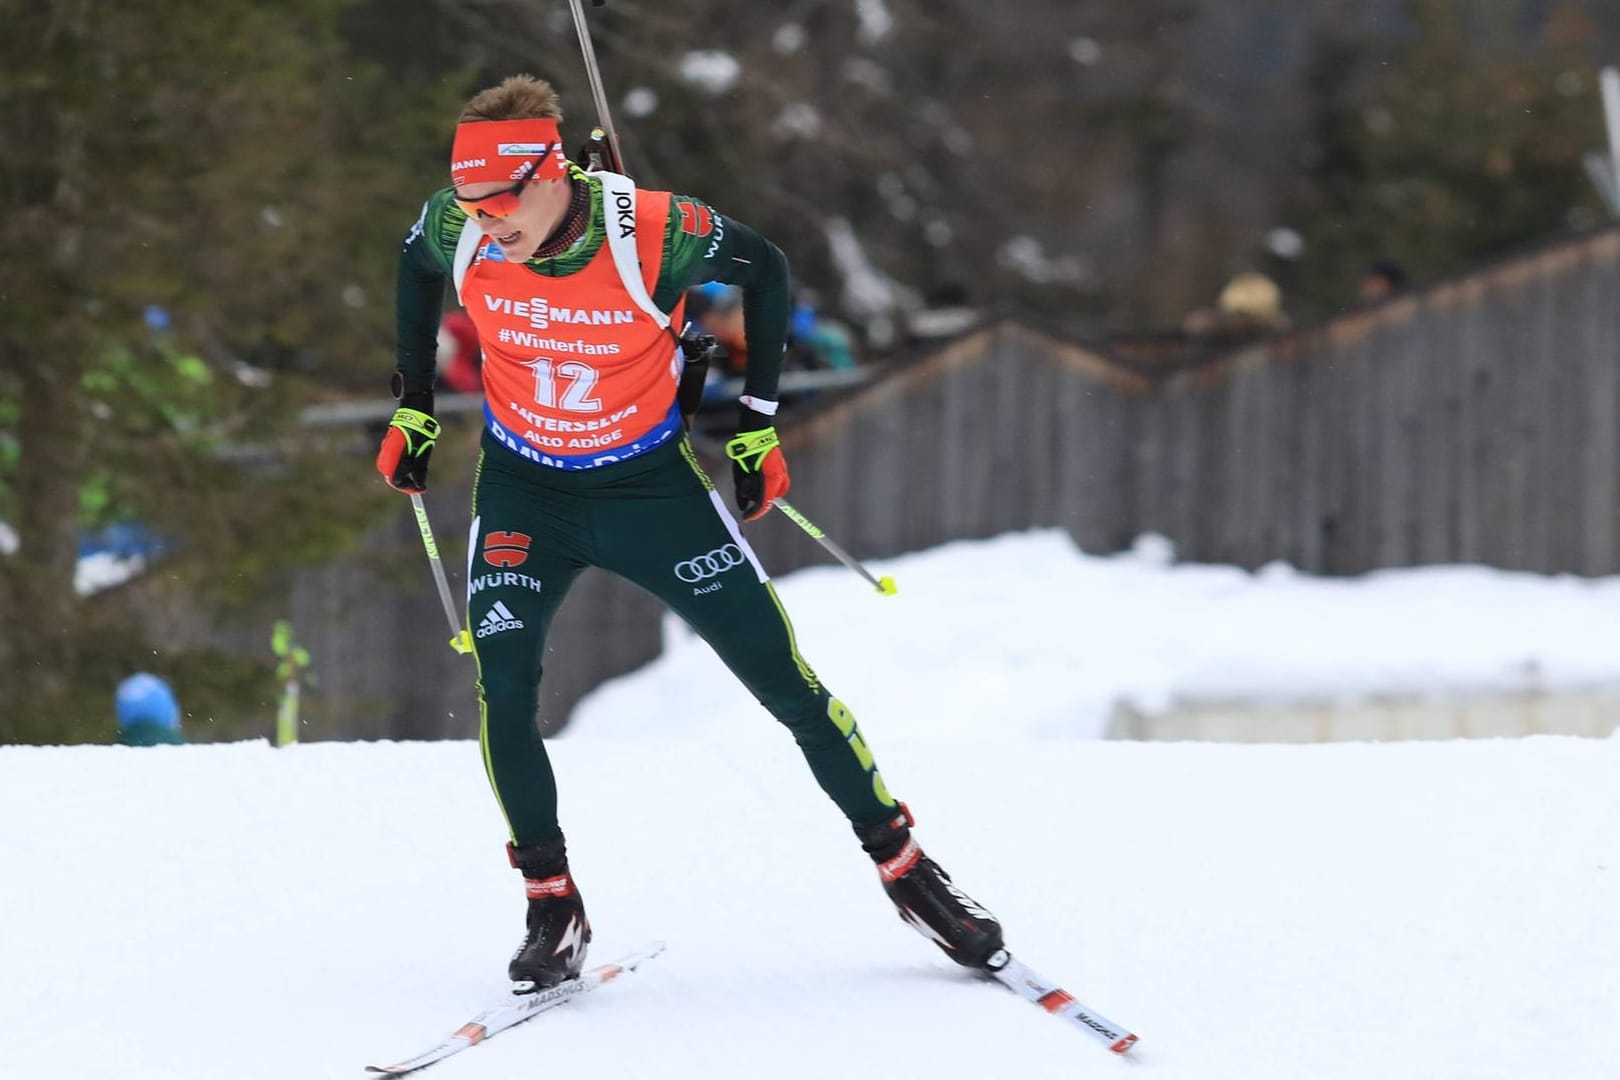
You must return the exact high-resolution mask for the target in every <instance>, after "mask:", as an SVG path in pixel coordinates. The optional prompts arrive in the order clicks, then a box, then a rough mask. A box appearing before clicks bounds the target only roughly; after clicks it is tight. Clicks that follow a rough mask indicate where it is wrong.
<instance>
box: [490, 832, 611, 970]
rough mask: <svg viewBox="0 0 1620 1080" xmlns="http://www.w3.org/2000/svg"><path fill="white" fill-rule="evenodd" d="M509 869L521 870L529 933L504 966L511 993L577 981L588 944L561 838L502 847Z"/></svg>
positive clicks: (586, 927) (582, 910) (588, 934)
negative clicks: (525, 896) (510, 983)
mask: <svg viewBox="0 0 1620 1080" xmlns="http://www.w3.org/2000/svg"><path fill="white" fill-rule="evenodd" d="M506 852H507V856H508V857H509V858H510V859H511V860H512V865H513V866H514V867H516V868H517V869H519V870H521V871H523V883H524V885H526V886H527V887H528V893H529V919H528V925H529V932H528V935H527V936H526V937H524V939H523V944H522V945H521V946H519V947H518V951H517V952H516V953H514V954H512V962H511V963H510V964H508V965H507V966H506V974H507V977H508V978H510V979H511V980H512V983H513V986H512V992H513V993H516V994H534V993H538V992H539V991H541V990H545V989H548V988H550V987H553V986H556V985H557V984H558V983H560V982H562V981H564V980H565V979H573V978H578V976H579V973H580V970H581V969H582V968H584V966H585V947H586V946H587V945H589V944H590V942H591V921H590V920H589V919H588V918H586V917H585V902H584V901H583V900H581V899H580V896H579V889H577V888H575V887H574V878H573V875H572V874H570V873H569V872H568V853H567V849H566V848H565V847H564V845H563V841H562V840H560V839H559V840H553V841H551V842H549V843H545V844H535V845H534V846H532V847H513V846H512V845H511V844H508V845H506Z"/></svg>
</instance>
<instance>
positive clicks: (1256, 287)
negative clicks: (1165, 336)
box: [1182, 272, 1288, 344]
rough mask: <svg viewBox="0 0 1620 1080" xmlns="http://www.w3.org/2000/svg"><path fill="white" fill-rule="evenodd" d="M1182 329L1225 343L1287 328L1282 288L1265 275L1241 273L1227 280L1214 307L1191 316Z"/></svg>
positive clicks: (1193, 334)
mask: <svg viewBox="0 0 1620 1080" xmlns="http://www.w3.org/2000/svg"><path fill="white" fill-rule="evenodd" d="M1182 329H1183V330H1185V331H1186V332H1187V333H1188V334H1190V335H1192V336H1193V337H1198V338H1214V339H1218V340H1219V343H1221V344H1226V343H1229V342H1232V341H1240V340H1243V339H1246V338H1253V337H1259V336H1261V335H1263V334H1268V333H1273V332H1275V331H1278V330H1286V329H1288V316H1287V315H1286V314H1284V313H1283V309H1282V290H1281V289H1279V288H1277V283H1276V282H1274V281H1272V280H1271V279H1270V278H1268V277H1266V275H1264V274H1257V273H1252V272H1251V273H1245V274H1239V275H1237V276H1236V277H1234V278H1233V279H1232V280H1231V281H1228V282H1227V283H1226V287H1225V288H1223V289H1222V290H1221V295H1220V296H1219V297H1218V298H1217V299H1216V301H1215V308H1214V310H1209V309H1201V310H1198V311H1194V312H1193V313H1192V314H1190V315H1188V316H1187V318H1186V319H1185V320H1183V322H1182Z"/></svg>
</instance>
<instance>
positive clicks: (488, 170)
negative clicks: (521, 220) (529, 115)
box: [450, 119, 568, 188]
mask: <svg viewBox="0 0 1620 1080" xmlns="http://www.w3.org/2000/svg"><path fill="white" fill-rule="evenodd" d="M540 154H545V155H546V158H545V160H544V161H542V162H541V163H540V165H539V167H537V168H536V169H535V170H534V173H533V179H535V180H555V179H558V178H559V177H562V176H564V175H566V174H567V172H568V166H567V163H566V162H567V158H566V157H565V155H564V154H563V148H562V135H561V134H560V133H559V132H558V131H557V121H555V120H538V119H537V120H472V121H469V122H467V123H465V124H457V125H456V141H455V145H454V146H453V147H452V148H451V150H450V184H451V186H452V187H456V188H460V187H462V186H463V185H465V184H487V183H491V182H493V181H497V180H501V181H505V182H507V183H511V182H512V181H514V180H516V179H517V178H518V177H520V176H522V175H523V171H524V170H525V169H527V168H528V167H529V164H530V163H531V162H532V161H534V159H535V157H537V156H538V155H540Z"/></svg>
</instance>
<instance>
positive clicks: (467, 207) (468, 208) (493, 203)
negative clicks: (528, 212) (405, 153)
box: [453, 143, 556, 218]
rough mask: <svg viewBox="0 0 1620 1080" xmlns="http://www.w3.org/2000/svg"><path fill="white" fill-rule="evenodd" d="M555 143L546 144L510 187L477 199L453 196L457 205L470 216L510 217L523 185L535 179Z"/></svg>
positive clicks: (516, 205) (516, 206)
mask: <svg viewBox="0 0 1620 1080" xmlns="http://www.w3.org/2000/svg"><path fill="white" fill-rule="evenodd" d="M555 145H556V144H555V143H548V144H546V148H545V150H544V151H543V152H542V153H541V154H540V156H539V157H537V158H535V159H534V160H533V161H531V162H529V167H528V168H526V169H524V170H523V172H522V173H520V174H519V175H518V178H517V180H516V181H515V182H514V183H513V184H512V186H511V187H509V188H502V189H501V190H499V191H492V192H490V193H489V194H488V195H480V196H478V197H477V198H476V199H469V198H466V197H465V196H462V195H456V196H453V197H454V199H455V200H456V205H457V206H459V207H461V209H462V210H463V211H464V212H465V213H466V215H467V216H468V217H470V218H480V217H508V216H510V215H511V213H512V212H513V211H514V210H516V209H517V208H518V200H520V199H521V198H523V185H525V184H527V183H528V182H529V181H530V180H532V179H534V174H535V172H536V171H537V170H538V169H539V168H540V164H541V162H543V161H545V160H546V157H547V155H549V154H550V153H551V151H552V149H553V147H554V146H555Z"/></svg>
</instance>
